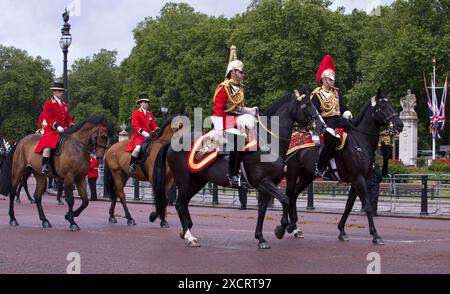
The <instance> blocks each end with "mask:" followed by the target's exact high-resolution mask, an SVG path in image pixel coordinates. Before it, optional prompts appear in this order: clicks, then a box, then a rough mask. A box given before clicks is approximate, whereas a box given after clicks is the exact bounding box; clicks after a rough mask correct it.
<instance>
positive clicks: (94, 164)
mask: <svg viewBox="0 0 450 294" xmlns="http://www.w3.org/2000/svg"><path fill="white" fill-rule="evenodd" d="M87 177H88V178H89V179H91V178H98V161H97V159H96V158H95V157H91V169H90V170H89V173H88V175H87Z"/></svg>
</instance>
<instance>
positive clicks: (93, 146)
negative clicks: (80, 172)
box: [63, 127, 109, 154]
mask: <svg viewBox="0 0 450 294" xmlns="http://www.w3.org/2000/svg"><path fill="white" fill-rule="evenodd" d="M105 130H106V129H105V127H100V128H98V129H97V130H96V131H95V132H93V133H92V134H91V136H90V137H89V143H88V144H86V143H83V142H81V141H80V140H78V139H76V138H74V137H73V136H70V135H69V134H65V133H63V134H65V135H66V137H68V138H70V139H71V140H73V141H75V142H77V143H78V144H80V145H83V146H84V147H85V148H86V149H87V153H89V154H91V153H96V152H97V147H100V148H103V149H105V150H107V149H108V145H109V138H108V140H107V141H106V144H105V145H101V144H99V143H98V139H99V138H100V137H102V136H106V137H108V136H107V135H106V131H105ZM94 138H95V141H94Z"/></svg>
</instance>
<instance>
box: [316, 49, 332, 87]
mask: <svg viewBox="0 0 450 294" xmlns="http://www.w3.org/2000/svg"><path fill="white" fill-rule="evenodd" d="M323 78H330V79H332V80H333V81H334V80H335V79H336V67H335V66H334V60H333V57H331V55H325V56H324V57H323V59H322V63H320V67H319V70H318V71H317V75H316V82H317V83H318V84H320V83H321V82H322V79H323Z"/></svg>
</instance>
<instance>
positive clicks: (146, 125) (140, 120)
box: [125, 108, 158, 152]
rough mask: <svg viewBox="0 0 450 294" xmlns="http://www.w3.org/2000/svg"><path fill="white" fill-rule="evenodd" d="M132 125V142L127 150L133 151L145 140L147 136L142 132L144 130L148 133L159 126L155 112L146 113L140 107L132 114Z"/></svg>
mask: <svg viewBox="0 0 450 294" xmlns="http://www.w3.org/2000/svg"><path fill="white" fill-rule="evenodd" d="M131 125H132V126H133V130H134V132H133V135H131V138H130V143H129V144H128V146H127V147H126V148H125V151H126V152H131V151H133V149H134V148H135V147H136V146H137V145H141V144H142V142H144V140H145V137H144V136H143V135H142V134H141V133H142V132H143V131H146V132H147V133H149V134H150V133H152V132H153V131H155V130H156V129H157V128H158V125H157V124H156V122H155V119H154V118H153V113H151V112H150V111H147V112H146V114H144V111H143V110H142V109H141V108H139V109H136V110H135V111H133V115H132V116H131Z"/></svg>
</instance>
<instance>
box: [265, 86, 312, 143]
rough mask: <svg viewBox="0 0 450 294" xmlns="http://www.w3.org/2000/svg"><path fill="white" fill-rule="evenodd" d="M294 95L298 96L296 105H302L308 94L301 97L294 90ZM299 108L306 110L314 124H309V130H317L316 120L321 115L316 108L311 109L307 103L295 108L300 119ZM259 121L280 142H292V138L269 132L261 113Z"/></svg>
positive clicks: (268, 131)
mask: <svg viewBox="0 0 450 294" xmlns="http://www.w3.org/2000/svg"><path fill="white" fill-rule="evenodd" d="M294 94H295V96H296V100H297V101H296V103H300V102H302V101H303V99H304V98H306V94H302V95H300V93H299V92H298V91H297V90H294ZM299 108H300V109H302V110H303V111H305V110H306V113H307V114H308V115H309V116H310V118H311V121H312V123H311V122H310V123H308V126H307V129H312V130H315V128H316V125H315V124H316V123H315V120H316V119H317V118H318V117H319V113H318V112H317V110H316V108H315V107H314V110H315V111H314V110H312V109H311V107H308V105H307V104H306V103H303V104H302V105H301V106H300V107H295V115H296V117H298V111H299ZM256 117H257V120H258V124H259V125H260V126H261V127H262V128H263V129H264V130H265V131H266V132H267V133H269V134H270V135H272V136H273V137H275V138H277V139H278V140H281V141H285V142H291V138H284V137H280V136H278V135H277V134H275V133H274V132H272V131H271V130H269V128H268V127H267V126H265V125H264V124H263V123H262V121H261V117H260V115H259V112H258V113H257V114H256Z"/></svg>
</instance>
